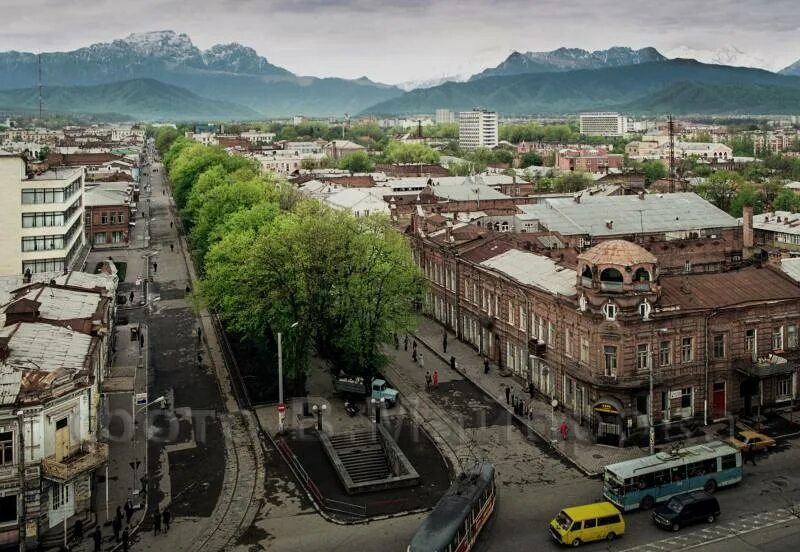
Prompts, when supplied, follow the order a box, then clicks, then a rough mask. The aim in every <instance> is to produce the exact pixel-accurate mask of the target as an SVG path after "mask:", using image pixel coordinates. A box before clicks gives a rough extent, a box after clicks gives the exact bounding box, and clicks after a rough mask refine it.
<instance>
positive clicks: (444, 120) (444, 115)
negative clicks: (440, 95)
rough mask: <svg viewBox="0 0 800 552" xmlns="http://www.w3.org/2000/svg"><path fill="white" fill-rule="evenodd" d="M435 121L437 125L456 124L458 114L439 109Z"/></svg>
mask: <svg viewBox="0 0 800 552" xmlns="http://www.w3.org/2000/svg"><path fill="white" fill-rule="evenodd" d="M434 120H435V121H436V124H437V125H445V124H448V123H455V122H456V114H455V113H453V112H452V111H450V110H449V109H437V110H436V115H435V116H434Z"/></svg>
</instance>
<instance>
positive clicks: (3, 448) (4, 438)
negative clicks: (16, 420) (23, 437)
mask: <svg viewBox="0 0 800 552" xmlns="http://www.w3.org/2000/svg"><path fill="white" fill-rule="evenodd" d="M13 463H14V433H13V432H12V431H4V432H2V433H0V465H3V466H7V465H9V464H13Z"/></svg>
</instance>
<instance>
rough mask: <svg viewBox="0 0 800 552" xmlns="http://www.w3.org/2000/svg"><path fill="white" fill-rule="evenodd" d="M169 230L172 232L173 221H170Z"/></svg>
mask: <svg viewBox="0 0 800 552" xmlns="http://www.w3.org/2000/svg"><path fill="white" fill-rule="evenodd" d="M169 229H170V230H172V221H169Z"/></svg>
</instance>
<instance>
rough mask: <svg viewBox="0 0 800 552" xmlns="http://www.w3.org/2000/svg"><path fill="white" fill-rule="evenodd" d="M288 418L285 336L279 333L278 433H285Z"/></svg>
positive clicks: (292, 326) (295, 325)
mask: <svg viewBox="0 0 800 552" xmlns="http://www.w3.org/2000/svg"><path fill="white" fill-rule="evenodd" d="M298 324H299V322H295V323H294V324H292V325H291V326H289V329H291V328H296V327H297V325H298ZM285 417H286V411H285V407H283V334H282V333H281V332H278V433H283V430H284V427H283V421H284V419H285Z"/></svg>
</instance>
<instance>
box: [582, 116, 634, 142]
mask: <svg viewBox="0 0 800 552" xmlns="http://www.w3.org/2000/svg"><path fill="white" fill-rule="evenodd" d="M580 126H581V134H584V135H586V136H623V135H624V134H625V133H626V132H628V118H627V117H625V116H624V115H621V114H619V113H612V112H602V113H581V116H580Z"/></svg>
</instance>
